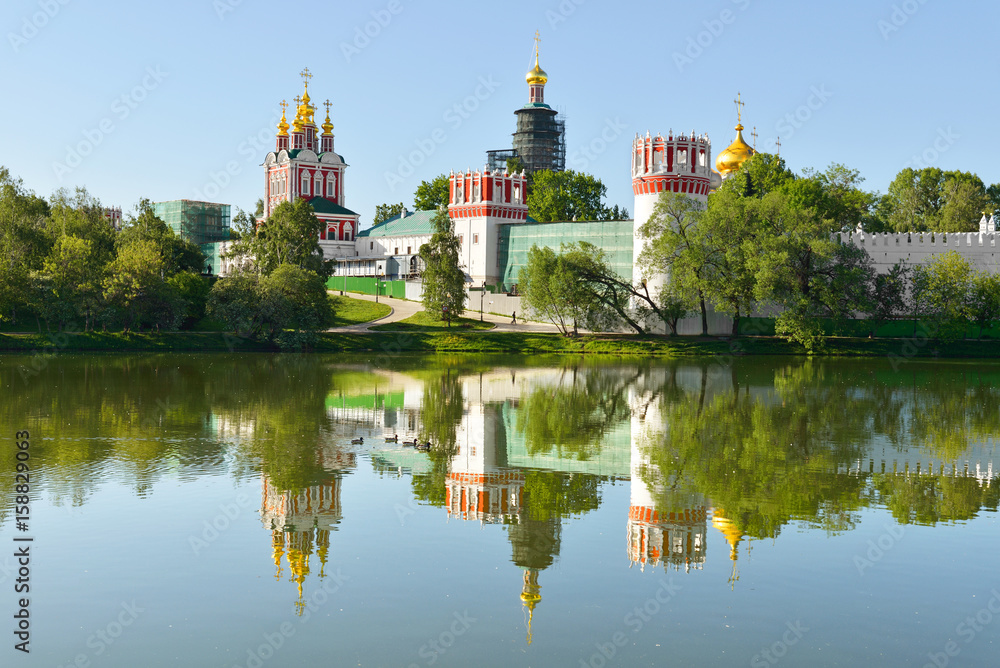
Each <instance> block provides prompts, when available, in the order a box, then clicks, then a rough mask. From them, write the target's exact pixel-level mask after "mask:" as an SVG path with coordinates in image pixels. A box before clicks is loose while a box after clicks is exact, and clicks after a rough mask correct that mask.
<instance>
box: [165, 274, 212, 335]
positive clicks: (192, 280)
mask: <svg viewBox="0 0 1000 668" xmlns="http://www.w3.org/2000/svg"><path fill="white" fill-rule="evenodd" d="M167 286H168V287H169V288H170V289H171V290H173V291H174V292H175V293H176V294H177V295H178V296H179V297H180V298H181V299H182V300H183V301H184V313H183V315H182V318H183V319H182V322H181V328H182V329H187V328H189V327H191V326H192V325H193V324H195V323H196V322H198V321H199V320H201V319H202V318H204V317H205V308H206V306H207V304H208V295H209V292H210V291H211V289H212V285H211V283H210V282H209V280H208V279H207V278H205V277H204V276H202V275H201V274H197V273H195V272H193V271H179V272H177V273H176V274H174V275H173V276H171V277H170V278H168V279H167Z"/></svg>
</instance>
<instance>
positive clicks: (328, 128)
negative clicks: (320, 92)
mask: <svg viewBox="0 0 1000 668" xmlns="http://www.w3.org/2000/svg"><path fill="white" fill-rule="evenodd" d="M323 105H324V106H325V107H326V120H325V121H323V136H324V137H328V136H330V135H331V134H333V123H331V122H330V100H329V99H327V101H326V102H324V103H323Z"/></svg>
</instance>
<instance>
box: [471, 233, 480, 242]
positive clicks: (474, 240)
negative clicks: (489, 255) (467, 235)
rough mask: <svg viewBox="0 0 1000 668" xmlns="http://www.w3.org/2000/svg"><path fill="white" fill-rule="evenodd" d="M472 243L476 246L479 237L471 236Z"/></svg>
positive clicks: (476, 235)
mask: <svg viewBox="0 0 1000 668" xmlns="http://www.w3.org/2000/svg"><path fill="white" fill-rule="evenodd" d="M472 243H474V244H478V243H479V235H478V234H473V235H472Z"/></svg>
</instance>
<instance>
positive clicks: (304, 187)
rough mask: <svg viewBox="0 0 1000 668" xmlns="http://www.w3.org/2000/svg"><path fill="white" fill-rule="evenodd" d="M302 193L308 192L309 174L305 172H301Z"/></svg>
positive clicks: (306, 193)
mask: <svg viewBox="0 0 1000 668" xmlns="http://www.w3.org/2000/svg"><path fill="white" fill-rule="evenodd" d="M301 194H302V195H308V194H309V175H308V174H306V173H305V172H303V173H302V193H301Z"/></svg>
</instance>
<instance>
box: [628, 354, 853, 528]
mask: <svg viewBox="0 0 1000 668" xmlns="http://www.w3.org/2000/svg"><path fill="white" fill-rule="evenodd" d="M734 378H735V376H734ZM774 388H775V391H774V392H773V393H768V394H764V395H760V394H757V395H754V394H751V393H750V391H749V390H750V388H749V387H745V388H740V387H739V386H735V387H731V388H729V389H728V390H725V391H719V392H716V393H714V395H712V396H711V397H707V398H705V396H704V393H703V391H701V390H700V389H699V390H698V395H697V396H695V395H694V394H693V393H692V395H691V396H690V397H689V398H688V399H687V400H686V401H684V400H681V401H676V402H667V403H666V404H665V405H664V407H663V412H664V416H665V417H664V422H665V430H664V431H663V432H661V433H660V434H659V435H658V436H657V435H654V436H652V437H650V438H649V439H648V440H647V441H646V442H645V443H643V444H642V449H643V450H644V452H645V453H646V454H647V455H648V457H649V459H650V463H651V464H652V466H650V467H647V468H646V469H645V470H644V475H646V476H647V480H646V482H647V484H648V485H649V486H650V488H651V489H653V490H658V491H659V495H660V496H661V497H664V496H665V495H668V494H672V493H673V492H674V488H675V487H676V485H677V484H683V485H689V486H693V487H695V488H697V489H698V490H699V491H700V492H702V493H703V494H705V495H706V496H708V497H709V498H711V499H712V502H713V503H714V504H715V505H717V506H721V507H723V508H725V511H726V517H727V518H728V519H729V520H730V521H732V522H734V523H735V524H736V525H737V526H738V527H739V528H740V530H741V531H742V532H743V533H744V534H748V535H750V536H754V537H773V536H776V535H777V534H778V532H779V531H780V530H781V527H782V526H783V525H785V524H787V523H788V522H789V521H791V520H793V519H801V520H807V521H810V522H812V523H815V524H817V525H820V526H823V527H825V528H827V529H828V530H831V531H841V530H845V529H849V528H850V527H851V526H853V522H854V519H853V516H852V513H853V511H855V510H857V509H858V508H859V507H860V506H862V502H861V501H860V500H859V496H860V489H861V488H862V487H863V483H862V481H860V480H859V479H858V478H855V477H850V476H838V475H835V472H836V471H837V469H838V466H839V465H841V464H846V463H847V462H849V461H851V460H852V459H855V458H856V457H857V456H858V453H859V450H858V445H860V444H862V443H864V442H867V438H868V436H867V432H866V429H867V424H868V422H867V417H866V416H865V414H864V410H860V411H856V412H853V411H848V407H849V406H850V407H852V408H853V407H855V406H856V400H855V397H853V396H849V393H848V392H847V391H846V388H845V387H844V385H843V384H842V383H841V382H839V380H838V379H835V378H833V379H831V378H824V377H823V374H822V373H820V372H819V371H818V370H817V369H816V368H814V367H813V366H812V365H810V364H808V363H806V364H804V365H802V366H799V367H797V368H796V367H792V368H789V369H784V370H779V372H778V373H776V374H775V380H774ZM852 415H853V416H854V417H853V418H852ZM848 444H849V445H848ZM667 501H668V499H667V498H663V499H661V501H660V503H661V504H663V505H666V503H667Z"/></svg>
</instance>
